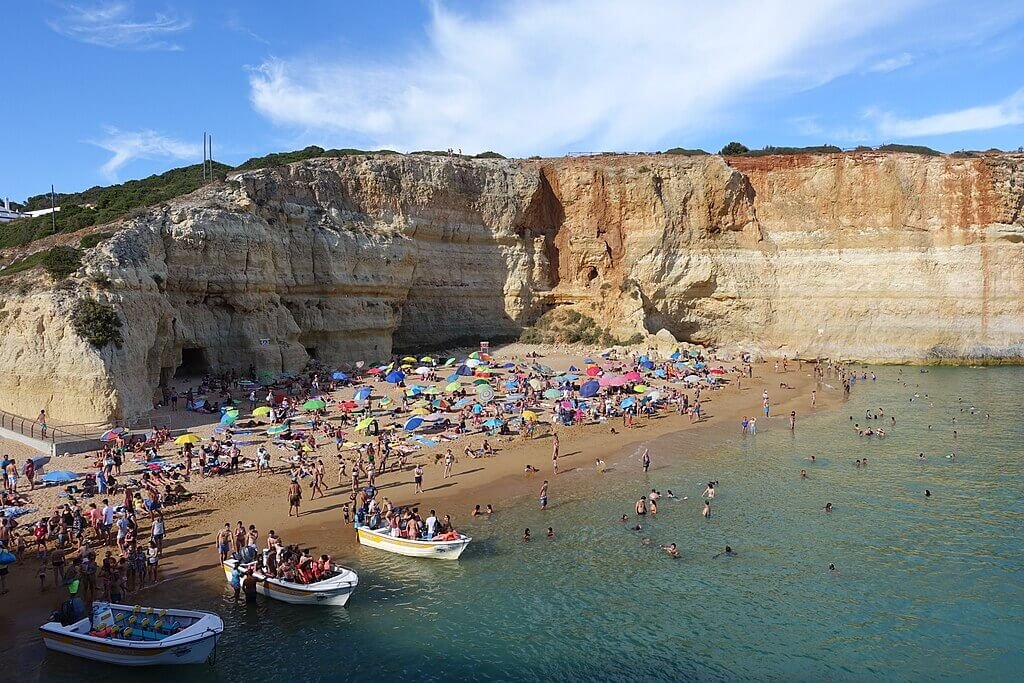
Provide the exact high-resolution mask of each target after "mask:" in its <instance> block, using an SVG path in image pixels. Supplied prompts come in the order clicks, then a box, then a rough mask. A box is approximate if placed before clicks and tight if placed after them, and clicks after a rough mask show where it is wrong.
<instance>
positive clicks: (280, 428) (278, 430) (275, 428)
mask: <svg viewBox="0 0 1024 683" xmlns="http://www.w3.org/2000/svg"><path fill="white" fill-rule="evenodd" d="M287 431H288V425H272V426H270V427H268V428H267V434H269V435H270V436H277V435H278V434H284V433H285V432H287Z"/></svg>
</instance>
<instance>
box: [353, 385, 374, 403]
mask: <svg viewBox="0 0 1024 683" xmlns="http://www.w3.org/2000/svg"><path fill="white" fill-rule="evenodd" d="M372 391H373V390H372V389H370V387H361V388H359V389H356V393H355V394H353V395H352V398H353V400H356V401H365V400H366V399H368V398H370V394H371V393H372Z"/></svg>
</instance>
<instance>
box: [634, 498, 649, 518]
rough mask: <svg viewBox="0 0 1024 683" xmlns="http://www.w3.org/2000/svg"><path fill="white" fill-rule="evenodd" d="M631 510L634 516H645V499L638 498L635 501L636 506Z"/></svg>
mask: <svg viewBox="0 0 1024 683" xmlns="http://www.w3.org/2000/svg"><path fill="white" fill-rule="evenodd" d="M633 509H634V511H635V512H636V514H638V515H640V516H641V517H642V516H644V515H646V514H647V498H640V499H639V500H637V501H636V506H634V508H633Z"/></svg>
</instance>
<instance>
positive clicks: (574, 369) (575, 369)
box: [569, 365, 580, 372]
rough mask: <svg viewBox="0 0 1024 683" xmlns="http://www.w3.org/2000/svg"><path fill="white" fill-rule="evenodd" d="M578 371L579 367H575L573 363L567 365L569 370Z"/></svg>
mask: <svg viewBox="0 0 1024 683" xmlns="http://www.w3.org/2000/svg"><path fill="white" fill-rule="evenodd" d="M579 371H580V369H579V368H578V367H576V366H575V365H570V366H569V372H579Z"/></svg>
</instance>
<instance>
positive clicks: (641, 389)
mask: <svg viewBox="0 0 1024 683" xmlns="http://www.w3.org/2000/svg"><path fill="white" fill-rule="evenodd" d="M633 391H635V392H636V393H638V394H642V393H644V392H645V391H647V387H646V386H645V385H643V384H637V385H636V386H635V387H633Z"/></svg>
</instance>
